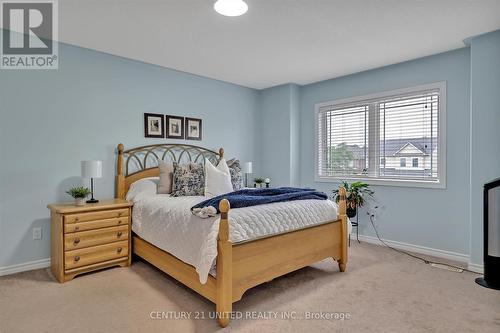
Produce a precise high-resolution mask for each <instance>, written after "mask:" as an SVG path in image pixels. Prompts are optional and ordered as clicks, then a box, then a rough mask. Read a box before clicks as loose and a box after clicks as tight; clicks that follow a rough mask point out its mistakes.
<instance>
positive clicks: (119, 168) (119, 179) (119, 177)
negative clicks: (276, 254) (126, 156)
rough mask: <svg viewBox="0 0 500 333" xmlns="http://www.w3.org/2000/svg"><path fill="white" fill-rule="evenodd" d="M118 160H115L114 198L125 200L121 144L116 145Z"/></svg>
mask: <svg viewBox="0 0 500 333" xmlns="http://www.w3.org/2000/svg"><path fill="white" fill-rule="evenodd" d="M117 149H118V159H117V160H116V197H117V198H118V199H125V177H124V176H123V144H121V143H120V144H118V147H117Z"/></svg>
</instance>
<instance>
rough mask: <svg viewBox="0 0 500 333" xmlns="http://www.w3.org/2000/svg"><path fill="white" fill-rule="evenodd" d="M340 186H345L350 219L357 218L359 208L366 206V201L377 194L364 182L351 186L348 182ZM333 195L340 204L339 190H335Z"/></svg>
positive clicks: (347, 212)
mask: <svg viewBox="0 0 500 333" xmlns="http://www.w3.org/2000/svg"><path fill="white" fill-rule="evenodd" d="M340 186H343V187H344V188H345V190H346V202H347V205H346V206H347V207H346V208H347V210H346V214H347V216H348V217H350V218H352V217H354V216H356V212H357V211H358V207H362V206H363V205H364V204H365V202H366V199H369V198H373V195H374V194H375V192H374V191H372V190H371V189H370V185H368V184H367V183H363V182H353V183H351V184H349V183H348V182H346V181H343V182H342V184H341V185H340ZM332 194H333V198H334V200H335V202H337V203H338V202H339V200H340V197H339V190H338V189H335V190H333V191H332Z"/></svg>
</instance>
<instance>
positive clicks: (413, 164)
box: [411, 157, 425, 168]
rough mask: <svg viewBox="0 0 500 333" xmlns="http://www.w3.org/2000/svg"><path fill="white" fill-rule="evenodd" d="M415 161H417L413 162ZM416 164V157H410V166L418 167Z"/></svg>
mask: <svg viewBox="0 0 500 333" xmlns="http://www.w3.org/2000/svg"><path fill="white" fill-rule="evenodd" d="M415 161H417V163H415ZM415 164H416V165H415ZM418 164H419V162H418V157H412V159H411V167H412V168H418ZM424 168H425V166H424Z"/></svg>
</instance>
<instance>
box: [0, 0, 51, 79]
mask: <svg viewBox="0 0 500 333" xmlns="http://www.w3.org/2000/svg"><path fill="white" fill-rule="evenodd" d="M0 4H1V18H2V22H1V27H2V42H1V46H2V49H1V60H0V68H2V69H57V68H58V47H57V37H58V24H57V0H43V1H37V0H31V1H23V0H17V1H16V0H3V1H1V2H0ZM54 41H56V42H54Z"/></svg>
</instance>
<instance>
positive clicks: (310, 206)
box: [127, 187, 351, 284]
mask: <svg viewBox="0 0 500 333" xmlns="http://www.w3.org/2000/svg"><path fill="white" fill-rule="evenodd" d="M151 188H152V187H151ZM132 192H134V191H132ZM129 194H130V195H128V196H127V198H128V199H129V200H131V201H132V202H133V203H134V208H133V214H132V230H133V231H134V232H135V233H136V234H137V235H139V237H141V238H143V239H144V240H146V241H148V242H149V243H151V244H153V245H155V246H156V247H158V248H160V249H162V250H164V251H167V252H169V253H170V254H172V255H174V256H175V257H177V258H178V259H180V260H182V261H184V262H186V263H188V264H190V265H192V266H194V267H195V268H196V272H197V273H198V275H199V277H200V282H201V283H203V284H204V283H206V281H207V279H208V274H209V272H210V270H211V268H212V267H213V266H214V264H215V258H216V257H217V236H218V230H219V221H220V216H216V217H212V218H207V219H202V218H199V217H197V216H195V215H193V214H192V213H191V210H190V208H191V207H192V206H194V205H195V204H197V203H199V202H201V201H203V200H205V199H206V198H205V197H203V196H189V197H170V196H169V195H168V194H156V193H154V194H153V193H151V191H150V193H149V194H148V193H147V191H135V193H134V194H133V195H132V194H131V192H129ZM137 194H139V195H137ZM336 217H337V205H336V204H335V203H333V202H332V201H330V200H299V201H291V202H279V203H272V204H266V205H259V206H253V207H245V208H236V209H231V210H230V211H229V221H230V225H229V230H230V236H229V238H230V240H231V241H232V242H234V243H237V242H242V241H248V240H252V239H256V238H259V237H264V236H269V235H273V234H279V233H283V232H287V231H292V230H297V229H301V228H304V227H307V226H310V225H314V224H320V223H324V222H327V221H331V220H334V219H336ZM350 229H351V226H350V223H349V232H350Z"/></svg>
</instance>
